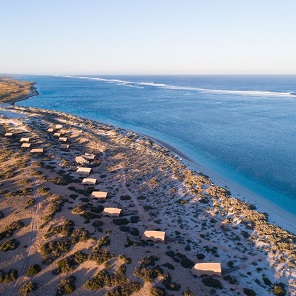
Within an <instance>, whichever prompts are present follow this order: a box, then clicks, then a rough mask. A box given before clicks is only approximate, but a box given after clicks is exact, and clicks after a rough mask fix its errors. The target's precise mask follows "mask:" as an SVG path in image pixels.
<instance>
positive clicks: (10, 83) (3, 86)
mask: <svg viewBox="0 0 296 296" xmlns="http://www.w3.org/2000/svg"><path fill="white" fill-rule="evenodd" d="M0 90H1V91H0V103H6V104H9V105H15V103H16V102H19V101H23V100H26V99H28V98H30V97H33V96H38V95H39V92H38V90H37V87H36V82H29V81H22V80H16V79H13V78H11V77H1V76H0Z"/></svg>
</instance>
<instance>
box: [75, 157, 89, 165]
mask: <svg viewBox="0 0 296 296" xmlns="http://www.w3.org/2000/svg"><path fill="white" fill-rule="evenodd" d="M75 161H76V162H77V163H79V164H88V163H89V161H88V160H86V159H85V158H84V157H83V156H76V157H75Z"/></svg>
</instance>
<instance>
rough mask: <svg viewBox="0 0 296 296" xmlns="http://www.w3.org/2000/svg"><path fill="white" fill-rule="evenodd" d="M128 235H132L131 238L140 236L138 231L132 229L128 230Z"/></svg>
mask: <svg viewBox="0 0 296 296" xmlns="http://www.w3.org/2000/svg"><path fill="white" fill-rule="evenodd" d="M130 234H131V235H133V236H139V234H140V232H139V229H138V228H135V227H133V228H132V229H131V230H130Z"/></svg>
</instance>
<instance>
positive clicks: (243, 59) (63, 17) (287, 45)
mask: <svg viewBox="0 0 296 296" xmlns="http://www.w3.org/2000/svg"><path fill="white" fill-rule="evenodd" d="M0 9H1V17H0V26H1V30H0V32H1V33H0V73H3V74H4V73H5V74H53V75H60V74H101V75H102V74H106V75H107V74H111V75H112V74H114V75H116V74H296V54H295V53H296V1H295V0H281V1H279V0H240V1H239V0H182V1H181V0H142V1H139V0H137V1H136V0H108V1H107V0H105V1H101V0H83V1H82V0H50V1H48V0H42V1H40V0H25V1H24V0H9V1H8V0H0Z"/></svg>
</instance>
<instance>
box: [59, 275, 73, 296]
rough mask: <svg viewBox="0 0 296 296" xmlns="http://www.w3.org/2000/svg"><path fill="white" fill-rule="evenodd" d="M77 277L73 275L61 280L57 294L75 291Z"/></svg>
mask: <svg viewBox="0 0 296 296" xmlns="http://www.w3.org/2000/svg"><path fill="white" fill-rule="evenodd" d="M75 280H76V278H75V277H74V276H73V275H72V276H69V277H67V278H64V279H62V280H61V281H60V284H59V285H58V288H57V293H56V295H64V294H71V293H73V292H74V291H75Z"/></svg>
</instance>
